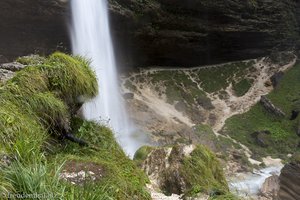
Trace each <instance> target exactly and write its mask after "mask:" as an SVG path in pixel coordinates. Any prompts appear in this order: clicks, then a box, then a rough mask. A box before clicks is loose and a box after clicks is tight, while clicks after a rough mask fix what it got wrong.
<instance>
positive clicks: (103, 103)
mask: <svg viewBox="0 0 300 200" xmlns="http://www.w3.org/2000/svg"><path fill="white" fill-rule="evenodd" d="M71 9H72V29H71V39H72V51H73V54H75V55H82V56H84V57H86V58H90V59H91V66H92V68H93V70H94V71H95V72H96V75H97V78H98V85H99V95H98V96H97V97H95V98H94V99H93V100H92V101H90V102H87V103H85V104H84V105H83V115H84V117H85V118H86V119H88V120H95V121H97V122H100V123H106V124H108V125H109V126H110V128H112V129H113V132H114V133H115V137H116V139H117V140H118V142H119V143H120V145H121V146H122V147H123V149H124V150H125V152H126V153H127V154H129V155H131V156H132V155H133V153H134V151H135V150H136V149H137V148H138V147H137V144H136V142H135V141H134V138H133V137H132V136H131V135H130V134H132V132H133V131H134V130H133V129H132V128H131V127H132V125H131V124H130V122H129V120H128V117H127V114H126V111H125V108H124V104H123V100H122V96H121V93H120V92H119V84H118V74H117V68H116V64H115V58H114V52H113V46H112V40H111V35H110V30H109V19H108V11H107V10H108V8H107V1H106V0H71Z"/></svg>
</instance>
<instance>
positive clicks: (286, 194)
mask: <svg viewBox="0 0 300 200" xmlns="http://www.w3.org/2000/svg"><path fill="white" fill-rule="evenodd" d="M279 181H280V189H279V192H278V198H279V200H297V199H299V197H300V164H299V163H289V164H287V165H285V166H284V168H283V169H282V170H281V174H280V177H279Z"/></svg>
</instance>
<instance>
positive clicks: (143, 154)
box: [133, 146, 154, 166]
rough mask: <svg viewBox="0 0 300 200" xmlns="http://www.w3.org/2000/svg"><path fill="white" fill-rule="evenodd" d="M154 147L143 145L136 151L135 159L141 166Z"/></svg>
mask: <svg viewBox="0 0 300 200" xmlns="http://www.w3.org/2000/svg"><path fill="white" fill-rule="evenodd" d="M153 149H154V147H150V146H142V147H141V148H139V149H138V150H137V151H136V152H135V154H134V157H133V160H134V161H135V162H136V163H137V164H138V165H139V166H140V165H141V164H142V162H143V161H144V160H145V159H146V158H147V156H148V154H149V153H150V152H151V151H152V150H153Z"/></svg>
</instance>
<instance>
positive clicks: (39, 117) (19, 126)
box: [0, 53, 150, 200]
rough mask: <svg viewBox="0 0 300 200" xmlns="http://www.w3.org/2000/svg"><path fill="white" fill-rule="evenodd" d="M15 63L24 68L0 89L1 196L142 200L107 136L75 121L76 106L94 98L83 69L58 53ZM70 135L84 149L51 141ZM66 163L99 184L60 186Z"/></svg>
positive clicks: (137, 178) (130, 169)
mask: <svg viewBox="0 0 300 200" xmlns="http://www.w3.org/2000/svg"><path fill="white" fill-rule="evenodd" d="M18 60H19V61H20V62H22V63H24V64H26V65H28V66H27V67H26V68H25V69H23V70H21V71H19V72H17V73H16V75H15V76H14V77H13V78H12V79H10V80H9V81H7V82H6V83H5V84H3V85H0V103H1V107H0V137H1V141H0V143H1V146H0V147H1V148H0V150H1V155H0V156H1V157H2V156H6V157H8V158H9V162H10V164H7V163H5V162H3V163H2V159H1V163H0V164H1V167H0V193H1V194H2V193H4V194H8V193H11V194H19V195H28V194H35V193H36V194H49V195H53V196H54V197H55V198H57V199H87V200H91V199H95V200H96V199H122V200H123V199H149V198H150V197H149V194H148V193H147V192H146V191H145V189H144V185H145V183H146V182H147V178H146V176H145V175H144V174H143V173H142V172H141V171H140V170H139V169H137V167H136V166H135V164H134V163H133V162H132V161H131V160H130V159H129V158H127V156H126V155H125V154H124V152H123V151H122V149H121V148H120V147H119V145H118V144H117V142H116V141H115V139H114V137H113V134H112V132H111V131H110V130H109V129H108V128H106V127H103V126H99V125H97V124H95V123H93V122H88V121H82V120H80V119H77V118H74V115H73V114H74V112H75V111H76V110H77V109H78V107H79V106H80V105H81V104H82V103H83V102H84V101H85V100H87V99H89V98H91V97H93V96H95V95H96V94H97V91H98V86H97V80H96V77H95V74H94V72H93V71H92V70H91V69H90V68H89V62H88V61H86V60H85V59H83V58H81V57H71V56H68V55H65V54H62V53H54V54H52V55H51V56H49V57H48V58H42V57H38V56H31V57H27V58H20V59H18ZM70 130H72V132H73V133H76V134H77V137H79V138H82V139H83V140H85V141H88V143H89V146H79V145H78V144H76V143H71V142H67V141H61V140H59V138H60V137H57V136H60V135H61V134H62V132H63V131H70ZM70 162H75V163H77V164H81V166H82V168H81V169H80V170H83V171H85V169H86V167H88V166H93V167H94V168H95V169H94V170H96V171H97V170H98V172H99V173H98V174H97V173H96V175H95V176H98V177H101V178H98V179H96V180H94V179H92V180H91V179H89V180H90V181H89V182H86V183H85V182H83V183H82V184H81V185H79V184H78V185H76V184H75V185H73V184H71V183H70V181H67V180H64V179H60V174H61V173H62V172H64V173H65V172H66V173H67V172H70V173H71V172H73V171H72V169H73V168H72V167H70V166H69V167H68V165H67V164H68V163H70ZM100 172H101V173H100ZM93 180H94V181H93ZM28 199H32V198H31V197H29V198H28Z"/></svg>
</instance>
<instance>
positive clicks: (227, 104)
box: [209, 58, 297, 133]
mask: <svg viewBox="0 0 300 200" xmlns="http://www.w3.org/2000/svg"><path fill="white" fill-rule="evenodd" d="M296 60H297V59H296V58H295V59H294V60H293V61H291V62H290V63H289V64H287V65H285V66H282V67H281V68H280V70H281V71H285V70H287V69H289V68H291V67H292V66H293V65H295V63H296ZM255 68H256V69H257V74H255V75H256V77H257V78H256V79H255V80H254V83H253V85H252V87H251V88H250V89H249V91H248V92H247V93H246V94H245V95H243V96H241V97H237V96H236V95H235V94H234V91H233V89H232V84H230V85H229V86H228V87H227V88H226V90H225V91H226V92H227V93H228V94H229V99H225V100H223V99H220V98H219V97H218V96H217V95H209V98H210V99H211V100H212V104H213V105H214V106H215V107H216V109H215V112H216V115H217V116H218V120H217V123H216V124H215V125H214V126H213V130H214V132H215V133H219V132H220V130H221V129H222V128H223V126H224V125H225V121H226V120H227V119H228V118H230V117H232V116H233V115H237V114H242V113H245V112H247V111H249V109H250V108H251V107H252V106H253V105H255V104H256V103H257V102H258V101H259V100H260V97H261V96H262V95H266V94H268V93H270V92H271V91H272V90H273V87H271V86H266V84H265V83H266V82H267V81H269V80H270V78H271V76H272V75H273V74H274V73H275V72H276V71H277V70H276V69H272V68H271V67H270V66H269V64H268V63H266V62H264V59H261V60H260V61H258V62H257V63H256V64H255Z"/></svg>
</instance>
